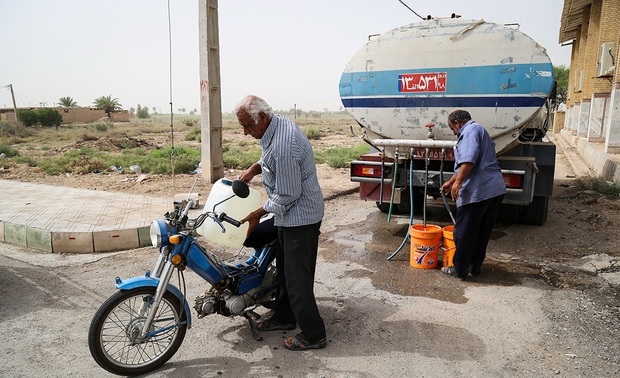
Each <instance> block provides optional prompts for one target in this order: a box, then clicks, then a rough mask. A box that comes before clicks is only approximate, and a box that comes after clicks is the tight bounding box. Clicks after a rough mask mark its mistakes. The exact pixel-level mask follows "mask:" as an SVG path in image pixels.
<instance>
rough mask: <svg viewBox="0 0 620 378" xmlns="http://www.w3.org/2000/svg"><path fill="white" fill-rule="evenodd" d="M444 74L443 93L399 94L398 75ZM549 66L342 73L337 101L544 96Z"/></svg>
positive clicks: (550, 73)
mask: <svg viewBox="0 0 620 378" xmlns="http://www.w3.org/2000/svg"><path fill="white" fill-rule="evenodd" d="M421 73H446V90H445V91H444V92H399V82H400V81H399V78H400V77H399V75H406V74H421ZM553 83H554V78H553V65H552V64H551V63H539V64H502V65H491V66H475V67H457V68H454V67H451V68H423V69H399V70H389V71H370V72H351V73H343V74H342V76H341V78H340V96H341V97H359V96H403V95H406V96H422V97H426V96H428V95H448V96H449V95H463V94H467V95H531V94H532V93H541V94H548V93H549V92H550V91H551V88H552V87H553Z"/></svg>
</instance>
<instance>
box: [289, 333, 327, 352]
mask: <svg viewBox="0 0 620 378" xmlns="http://www.w3.org/2000/svg"><path fill="white" fill-rule="evenodd" d="M283 344H284V347H285V348H286V349H289V350H308V349H323V348H325V346H327V340H326V339H321V340H319V341H317V342H314V343H310V342H309V341H308V340H307V339H306V338H305V337H304V336H302V335H295V336H293V337H288V338H286V339H284V342H283Z"/></svg>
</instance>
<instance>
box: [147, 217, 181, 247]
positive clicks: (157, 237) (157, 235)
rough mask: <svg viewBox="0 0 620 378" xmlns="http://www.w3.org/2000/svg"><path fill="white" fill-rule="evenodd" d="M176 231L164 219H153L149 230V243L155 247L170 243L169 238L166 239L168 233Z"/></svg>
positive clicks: (168, 235) (172, 233)
mask: <svg viewBox="0 0 620 378" xmlns="http://www.w3.org/2000/svg"><path fill="white" fill-rule="evenodd" d="M176 232H177V230H176V229H175V228H174V227H172V226H170V225H169V224H168V223H166V221H164V220H162V219H158V220H154V221H153V222H152V223H151V228H150V230H149V235H150V237H151V244H153V247H155V248H159V247H165V246H167V245H169V244H170V240H168V238H169V237H170V235H174V234H176Z"/></svg>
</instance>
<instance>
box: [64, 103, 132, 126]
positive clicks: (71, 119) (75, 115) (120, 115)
mask: <svg viewBox="0 0 620 378" xmlns="http://www.w3.org/2000/svg"><path fill="white" fill-rule="evenodd" d="M56 110H58V112H59V113H60V114H61V115H62V123H63V124H66V123H90V122H95V121H97V120H98V119H101V118H103V117H105V116H106V114H105V112H104V111H103V110H102V109H91V108H62V107H58V108H56ZM112 121H114V122H129V112H128V111H127V110H122V111H120V112H113V113H112Z"/></svg>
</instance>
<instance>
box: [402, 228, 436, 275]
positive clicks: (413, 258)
mask: <svg viewBox="0 0 620 378" xmlns="http://www.w3.org/2000/svg"><path fill="white" fill-rule="evenodd" d="M441 232H442V229H441V227H439V226H435V225H429V224H427V225H426V227H424V225H423V224H414V225H411V228H410V229H409V235H410V236H411V253H410V256H409V259H410V264H411V266H413V267H415V268H421V269H434V268H436V267H437V259H438V254H439V244H440V243H441Z"/></svg>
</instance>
